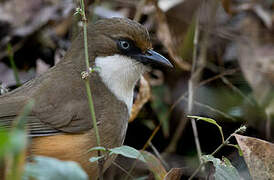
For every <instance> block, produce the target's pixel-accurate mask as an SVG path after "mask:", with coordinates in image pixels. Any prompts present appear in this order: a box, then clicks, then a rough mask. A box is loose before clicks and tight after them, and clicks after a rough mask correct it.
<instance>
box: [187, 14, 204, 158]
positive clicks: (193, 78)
mask: <svg viewBox="0 0 274 180" xmlns="http://www.w3.org/2000/svg"><path fill="white" fill-rule="evenodd" d="M198 39H199V16H197V17H196V22H195V33H194V40H193V44H194V48H193V64H192V68H191V77H190V80H189V82H188V93H189V96H188V114H192V113H193V106H194V86H195V83H196V82H197V77H198V76H197V75H198V74H197V72H198V71H195V68H196V64H197V49H198ZM191 125H192V130H193V135H194V140H195V145H196V149H197V154H198V157H199V161H200V163H201V156H202V151H201V146H200V142H199V137H198V130H197V126H196V122H195V120H194V119H192V118H191Z"/></svg>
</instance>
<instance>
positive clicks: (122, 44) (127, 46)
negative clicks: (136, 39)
mask: <svg viewBox="0 0 274 180" xmlns="http://www.w3.org/2000/svg"><path fill="white" fill-rule="evenodd" d="M119 45H120V47H121V49H123V50H129V49H130V44H129V42H127V41H124V40H122V41H120V42H119Z"/></svg>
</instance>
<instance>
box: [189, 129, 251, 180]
mask: <svg viewBox="0 0 274 180" xmlns="http://www.w3.org/2000/svg"><path fill="white" fill-rule="evenodd" d="M245 130H246V126H241V127H240V128H238V129H236V130H235V131H234V133H232V134H230V135H229V137H228V138H226V140H225V141H223V142H222V144H221V145H220V146H218V147H217V148H216V149H215V150H214V151H213V152H212V153H211V154H210V155H211V156H214V155H215V154H216V153H217V152H219V151H220V149H222V147H224V146H232V145H231V144H229V140H230V139H231V138H232V136H234V135H235V134H237V133H242V132H244V131H245ZM233 147H235V146H233ZM205 163H207V161H205V162H202V163H201V164H200V165H199V167H198V168H197V169H196V170H195V171H194V173H193V174H192V175H191V176H190V177H189V179H188V180H191V179H193V178H194V177H195V176H196V174H197V173H198V172H199V171H200V169H201V168H202V167H203V165H204V164H205Z"/></svg>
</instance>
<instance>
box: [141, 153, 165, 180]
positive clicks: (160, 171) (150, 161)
mask: <svg viewBox="0 0 274 180" xmlns="http://www.w3.org/2000/svg"><path fill="white" fill-rule="evenodd" d="M141 153H142V155H143V156H144V158H145V160H146V164H147V166H148V168H149V169H150V171H151V172H152V173H153V174H154V178H155V179H156V180H163V179H164V178H165V177H166V174H167V172H166V170H165V168H164V166H163V165H162V163H161V162H160V160H159V159H157V158H156V157H155V156H154V155H153V154H151V153H150V152H147V151H142V152H141Z"/></svg>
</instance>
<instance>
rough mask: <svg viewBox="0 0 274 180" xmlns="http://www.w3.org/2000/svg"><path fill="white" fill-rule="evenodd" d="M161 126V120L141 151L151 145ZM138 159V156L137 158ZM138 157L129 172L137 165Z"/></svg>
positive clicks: (126, 179)
mask: <svg viewBox="0 0 274 180" xmlns="http://www.w3.org/2000/svg"><path fill="white" fill-rule="evenodd" d="M160 127H161V122H160V124H159V125H158V126H157V127H156V128H155V129H154V130H153V132H152V134H151V135H150V137H149V138H148V140H147V142H146V143H145V145H144V146H143V148H142V150H141V151H144V150H145V149H146V148H147V147H148V146H149V143H150V142H151V140H152V139H153V138H154V136H155V135H156V133H157V132H158V131H159V129H160ZM137 159H138V158H137ZM137 159H136V160H135V161H134V163H133V164H132V166H131V168H130V170H129V174H131V173H132V171H133V169H134V168H135V166H136V163H137ZM128 178H129V176H127V177H126V178H125V180H128Z"/></svg>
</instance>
